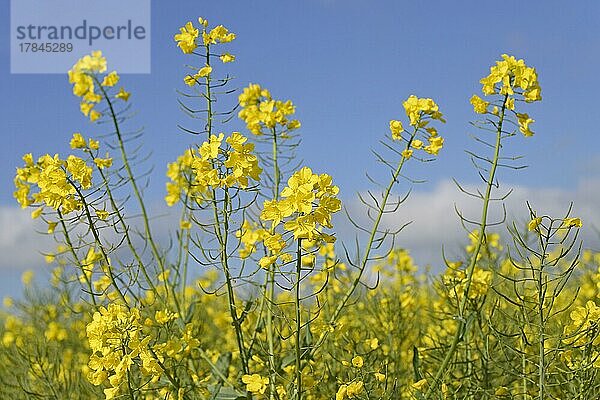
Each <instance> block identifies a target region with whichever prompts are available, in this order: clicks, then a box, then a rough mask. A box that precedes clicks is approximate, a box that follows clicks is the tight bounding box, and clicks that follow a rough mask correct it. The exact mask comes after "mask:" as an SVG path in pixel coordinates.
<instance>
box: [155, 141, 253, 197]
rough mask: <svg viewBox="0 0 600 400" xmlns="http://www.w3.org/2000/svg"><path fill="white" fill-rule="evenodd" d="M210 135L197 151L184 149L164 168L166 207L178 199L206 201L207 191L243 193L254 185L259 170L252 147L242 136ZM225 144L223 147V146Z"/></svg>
mask: <svg viewBox="0 0 600 400" xmlns="http://www.w3.org/2000/svg"><path fill="white" fill-rule="evenodd" d="M223 138H224V134H223V133H220V134H219V135H218V136H217V135H211V136H210V138H209V139H208V140H207V141H205V142H204V143H202V145H201V146H200V147H199V148H198V149H188V150H186V152H185V153H184V154H183V155H181V156H179V157H178V159H177V161H175V162H173V163H170V164H169V165H168V167H167V177H169V179H170V180H171V181H170V182H167V195H166V197H165V201H166V202H167V205H169V206H172V205H174V204H176V203H177V202H178V201H179V200H180V198H181V197H182V196H188V197H190V198H192V199H194V200H195V201H197V202H198V203H202V202H204V201H205V200H206V196H207V195H208V193H209V190H210V189H215V188H220V187H221V188H230V187H238V188H242V189H245V188H247V187H248V186H249V185H250V183H251V181H255V182H258V181H259V180H260V174H261V172H262V169H261V168H260V167H259V166H258V158H257V157H256V155H255V154H254V144H253V143H248V138H246V137H245V136H244V135H242V134H240V133H238V132H233V133H232V134H231V135H230V136H228V137H227V138H226V139H225V141H223ZM223 142H225V143H223Z"/></svg>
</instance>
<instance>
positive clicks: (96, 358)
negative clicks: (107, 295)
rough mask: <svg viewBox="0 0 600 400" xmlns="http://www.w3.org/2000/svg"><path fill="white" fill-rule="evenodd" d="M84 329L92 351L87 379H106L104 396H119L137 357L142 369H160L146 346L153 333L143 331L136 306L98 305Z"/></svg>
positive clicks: (154, 371) (98, 381) (95, 381)
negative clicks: (130, 307) (107, 382)
mask: <svg viewBox="0 0 600 400" xmlns="http://www.w3.org/2000/svg"><path fill="white" fill-rule="evenodd" d="M86 332H87V338H88V343H89V346H90V350H91V352H92V354H91V355H90V361H89V363H88V367H89V369H90V372H89V374H88V379H89V380H90V382H92V383H93V384H94V385H101V384H102V383H104V382H105V381H106V380H107V379H108V381H109V384H110V387H109V388H106V389H104V394H105V396H106V399H107V400H108V399H112V398H115V397H117V396H118V394H119V392H120V391H121V390H122V388H121V386H122V384H123V383H124V382H125V381H126V380H127V374H128V373H129V372H130V370H131V368H132V366H133V365H134V363H135V362H136V361H137V360H141V362H142V370H143V371H146V373H148V374H149V375H153V374H154V375H157V374H158V376H160V373H161V369H160V367H158V365H157V364H156V360H155V358H154V357H153V356H152V354H151V353H150V351H149V349H148V343H149V342H150V340H151V339H152V337H151V336H146V335H144V333H143V331H142V324H141V317H140V311H139V310H138V309H136V308H132V309H127V308H126V307H125V306H123V305H119V304H115V303H111V304H109V305H108V307H101V308H100V309H99V310H98V311H96V312H95V313H94V316H93V320H92V321H91V322H90V323H89V324H88V325H87V327H86Z"/></svg>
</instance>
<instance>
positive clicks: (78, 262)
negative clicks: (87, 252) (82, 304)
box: [56, 210, 98, 308]
mask: <svg viewBox="0 0 600 400" xmlns="http://www.w3.org/2000/svg"><path fill="white" fill-rule="evenodd" d="M56 212H57V214H58V220H59V221H60V226H61V227H62V230H63V234H64V236H65V242H66V243H67V246H68V247H69V250H70V252H71V255H72V256H73V257H74V258H75V263H76V264H77V266H78V267H80V268H81V272H82V274H83V277H84V279H85V283H86V284H87V287H88V290H89V291H90V296H91V298H92V303H94V308H98V304H97V302H96V295H95V294H94V289H93V288H92V281H91V280H90V279H89V278H88V276H87V274H86V271H85V270H84V269H83V265H82V263H81V261H80V260H79V257H78V256H77V253H76V252H75V248H74V247H73V243H72V242H71V236H70V235H69V231H68V230H67V226H66V225H65V220H64V219H63V215H62V213H61V212H60V210H56Z"/></svg>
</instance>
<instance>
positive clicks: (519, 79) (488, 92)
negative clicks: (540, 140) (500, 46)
mask: <svg viewBox="0 0 600 400" xmlns="http://www.w3.org/2000/svg"><path fill="white" fill-rule="evenodd" d="M480 83H481V84H482V92H483V94H484V95H485V96H492V95H501V96H502V97H503V98H504V100H503V103H501V104H496V105H494V106H493V108H492V110H491V111H490V110H489V109H488V107H489V106H490V104H491V103H490V102H488V101H486V100H484V99H482V98H481V97H479V96H477V95H473V96H472V97H471V104H472V105H473V109H474V111H475V112H476V113H478V114H487V113H491V114H495V115H497V114H498V107H503V108H506V109H507V110H510V111H512V112H513V113H514V114H515V116H516V118H517V124H518V126H519V131H521V133H522V134H523V135H524V136H533V132H532V131H531V129H530V127H529V125H530V124H532V123H533V122H535V121H534V120H533V119H532V118H530V117H529V115H528V114H527V113H518V112H515V111H514V110H515V100H521V99H522V100H524V101H525V102H527V103H532V102H535V101H540V100H541V99H542V96H541V91H542V90H541V87H540V84H539V82H538V76H537V72H536V70H535V68H532V67H528V66H527V65H526V64H525V61H523V60H522V59H520V60H517V59H516V58H515V57H513V56H509V55H507V54H502V60H500V61H496V65H493V66H492V67H490V74H489V75H488V76H486V77H484V78H482V79H481V80H480Z"/></svg>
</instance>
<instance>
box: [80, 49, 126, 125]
mask: <svg viewBox="0 0 600 400" xmlns="http://www.w3.org/2000/svg"><path fill="white" fill-rule="evenodd" d="M106 69H107V63H106V58H105V57H104V56H103V55H102V52H101V51H94V52H92V53H91V54H90V55H86V56H84V57H82V58H80V59H79V60H78V61H77V62H76V63H75V64H74V65H73V67H72V68H71V69H70V70H69V83H72V84H73V94H74V95H75V96H77V97H81V104H80V110H81V112H82V113H83V115H85V116H86V117H89V119H90V121H92V122H94V121H96V120H98V119H99V118H100V117H101V116H102V113H101V112H99V111H98V110H96V109H94V107H95V106H96V105H98V104H99V103H100V102H101V101H102V99H103V97H104V96H107V92H108V89H109V88H111V87H113V86H116V84H117V83H118V82H119V79H120V78H119V75H118V74H117V72H116V71H112V72H110V73H109V74H107V75H105V76H104V78H102V80H101V81H100V78H101V77H100V74H103V73H104V72H106ZM96 89H100V92H97V91H96ZM129 96H130V93H129V92H127V91H125V89H123V88H120V89H119V92H118V93H117V94H116V95H114V97H115V98H117V99H121V100H123V101H128V100H129Z"/></svg>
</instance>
